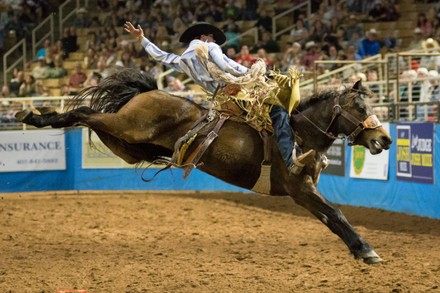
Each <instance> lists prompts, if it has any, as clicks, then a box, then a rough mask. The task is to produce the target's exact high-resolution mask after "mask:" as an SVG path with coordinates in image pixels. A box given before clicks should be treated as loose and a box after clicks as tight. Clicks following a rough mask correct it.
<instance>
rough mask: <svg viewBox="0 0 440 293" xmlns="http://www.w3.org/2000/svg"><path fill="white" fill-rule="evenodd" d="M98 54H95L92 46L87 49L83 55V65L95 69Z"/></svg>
mask: <svg viewBox="0 0 440 293" xmlns="http://www.w3.org/2000/svg"><path fill="white" fill-rule="evenodd" d="M98 60H99V56H98V54H96V51H95V49H94V48H89V49H87V54H86V56H85V57H84V65H85V67H86V69H96V68H97V67H98Z"/></svg>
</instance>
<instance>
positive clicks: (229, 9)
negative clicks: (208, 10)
mask: <svg viewBox="0 0 440 293" xmlns="http://www.w3.org/2000/svg"><path fill="white" fill-rule="evenodd" d="M240 15H241V9H240V7H239V6H238V5H237V4H236V1H234V0H228V1H227V3H226V5H225V7H224V10H223V19H227V18H229V17H231V18H232V19H235V20H237V19H239V17H240Z"/></svg>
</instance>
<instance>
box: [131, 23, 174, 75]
mask: <svg viewBox="0 0 440 293" xmlns="http://www.w3.org/2000/svg"><path fill="white" fill-rule="evenodd" d="M124 30H125V31H126V32H128V33H130V35H132V36H133V37H134V38H136V40H137V41H138V42H141V45H142V47H143V48H144V49H145V51H146V52H147V53H148V54H149V55H150V56H151V57H152V58H153V59H154V60H155V61H157V62H160V63H162V64H164V65H168V66H170V67H172V68H174V69H176V70H177V71H182V70H181V69H180V66H179V61H180V56H179V55H176V54H173V53H168V52H165V51H162V50H161V49H159V47H157V46H156V45H155V44H153V43H152V42H151V41H150V40H149V39H147V38H146V37H145V36H144V30H143V29H142V27H141V26H140V25H139V24H138V25H137V27H135V26H134V25H133V24H132V23H131V22H130V21H126V22H125V24H124Z"/></svg>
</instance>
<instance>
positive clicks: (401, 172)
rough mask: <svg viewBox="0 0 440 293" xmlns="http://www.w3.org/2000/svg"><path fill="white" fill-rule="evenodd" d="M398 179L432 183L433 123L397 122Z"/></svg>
mask: <svg viewBox="0 0 440 293" xmlns="http://www.w3.org/2000/svg"><path fill="white" fill-rule="evenodd" d="M396 136H397V142H396V145H397V151H396V155H397V159H396V164H397V166H396V173H397V174H396V175H397V179H398V180H402V181H412V182H419V183H429V184H433V183H434V157H433V155H434V152H433V150H434V124H433V123H399V124H397V125H396Z"/></svg>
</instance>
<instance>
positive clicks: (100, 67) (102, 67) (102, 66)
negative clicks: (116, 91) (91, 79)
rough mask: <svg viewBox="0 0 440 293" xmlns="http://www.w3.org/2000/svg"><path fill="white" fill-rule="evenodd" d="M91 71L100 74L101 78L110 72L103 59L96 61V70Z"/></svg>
mask: <svg viewBox="0 0 440 293" xmlns="http://www.w3.org/2000/svg"><path fill="white" fill-rule="evenodd" d="M93 72H96V73H98V74H100V75H101V78H106V77H107V76H109V74H110V72H109V69H108V67H106V65H105V61H104V60H99V61H98V67H97V68H96V70H93Z"/></svg>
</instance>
